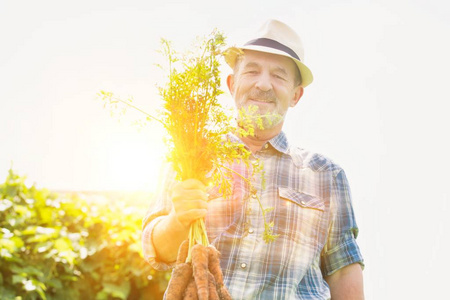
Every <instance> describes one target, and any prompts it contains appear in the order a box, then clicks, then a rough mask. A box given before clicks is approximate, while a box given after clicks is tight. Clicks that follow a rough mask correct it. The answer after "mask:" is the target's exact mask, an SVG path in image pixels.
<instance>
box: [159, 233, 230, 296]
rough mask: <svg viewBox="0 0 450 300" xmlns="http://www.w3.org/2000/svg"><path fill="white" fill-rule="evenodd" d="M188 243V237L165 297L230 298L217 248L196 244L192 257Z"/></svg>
mask: <svg viewBox="0 0 450 300" xmlns="http://www.w3.org/2000/svg"><path fill="white" fill-rule="evenodd" d="M189 244H190V243H189V240H185V241H184V242H183V243H182V244H181V246H180V249H179V251H178V257H177V262H176V266H175V268H174V269H173V271H172V277H171V279H170V281H169V286H168V288H167V291H166V299H167V300H178V299H191V300H192V299H199V300H208V299H211V300H219V299H220V300H231V296H230V294H229V292H228V290H227V288H226V286H225V285H224V283H223V274H222V270H221V268H220V260H219V256H220V254H219V252H218V251H217V249H216V248H214V246H212V245H209V246H204V245H202V244H196V245H194V246H193V247H192V251H191V256H192V257H191V260H189V257H188V252H189Z"/></svg>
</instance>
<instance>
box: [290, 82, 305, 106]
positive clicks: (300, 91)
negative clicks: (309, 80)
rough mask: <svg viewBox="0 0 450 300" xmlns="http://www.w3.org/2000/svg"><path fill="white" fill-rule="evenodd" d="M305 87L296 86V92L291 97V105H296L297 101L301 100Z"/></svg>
mask: <svg viewBox="0 0 450 300" xmlns="http://www.w3.org/2000/svg"><path fill="white" fill-rule="evenodd" d="M303 91H304V89H303V87H302V86H297V87H295V93H294V96H293V97H292V99H291V103H290V106H291V107H294V106H296V105H297V103H298V102H299V101H300V98H301V97H302V96H303Z"/></svg>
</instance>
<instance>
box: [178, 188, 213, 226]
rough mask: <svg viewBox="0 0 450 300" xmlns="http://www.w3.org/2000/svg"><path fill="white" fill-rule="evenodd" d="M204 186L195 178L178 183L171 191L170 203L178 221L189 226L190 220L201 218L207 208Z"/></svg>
mask: <svg viewBox="0 0 450 300" xmlns="http://www.w3.org/2000/svg"><path fill="white" fill-rule="evenodd" d="M206 188H207V187H206V186H205V185H204V184H203V183H202V182H200V181H199V180H196V179H188V180H185V181H182V182H180V183H178V184H177V185H176V186H175V187H174V189H173V191H172V203H173V209H174V212H175V215H176V217H177V219H178V221H179V222H180V223H181V224H183V225H184V226H186V227H187V226H189V225H190V224H191V223H192V221H194V220H196V219H199V218H203V217H205V215H206V212H207V208H208V203H207V200H208V195H207V193H206Z"/></svg>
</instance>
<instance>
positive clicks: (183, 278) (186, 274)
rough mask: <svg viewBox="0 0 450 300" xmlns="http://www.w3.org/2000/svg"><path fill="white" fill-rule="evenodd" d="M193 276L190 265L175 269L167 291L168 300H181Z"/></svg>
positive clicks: (181, 265)
mask: <svg viewBox="0 0 450 300" xmlns="http://www.w3.org/2000/svg"><path fill="white" fill-rule="evenodd" d="M191 276H192V266H191V265H190V264H186V263H183V264H179V265H177V266H176V267H175V269H173V271H172V277H171V278H170V281H169V285H168V287H167V291H166V299H167V300H181V299H182V296H183V292H184V290H185V289H186V286H187V285H188V283H189V278H191Z"/></svg>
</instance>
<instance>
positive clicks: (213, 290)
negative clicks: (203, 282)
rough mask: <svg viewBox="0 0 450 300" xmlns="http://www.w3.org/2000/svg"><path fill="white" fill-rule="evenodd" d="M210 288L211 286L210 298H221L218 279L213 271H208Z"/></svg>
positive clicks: (215, 299)
mask: <svg viewBox="0 0 450 300" xmlns="http://www.w3.org/2000/svg"><path fill="white" fill-rule="evenodd" d="M208 288H209V300H220V299H219V294H218V293H217V286H216V280H215V279H214V275H213V274H211V272H208Z"/></svg>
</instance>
